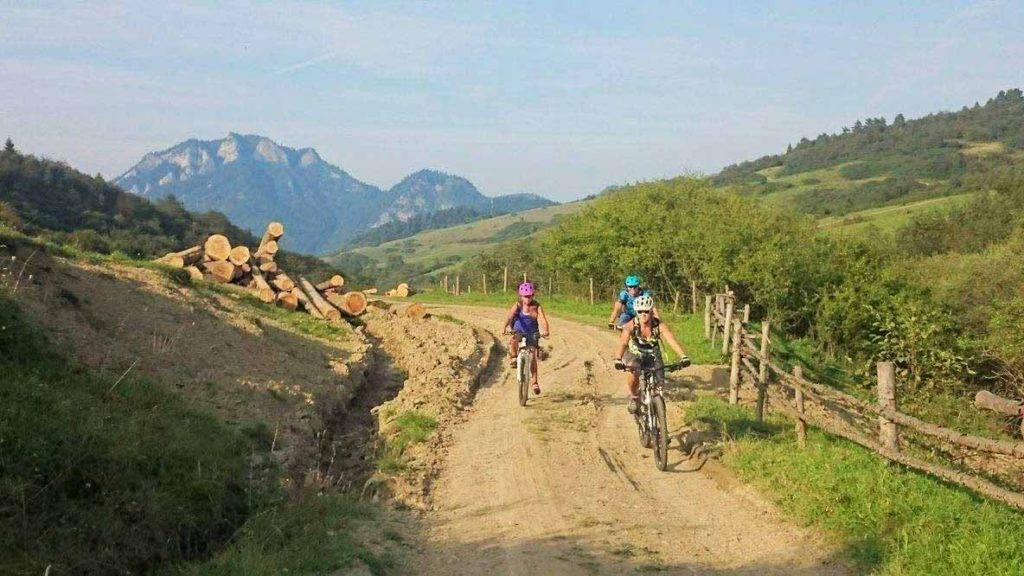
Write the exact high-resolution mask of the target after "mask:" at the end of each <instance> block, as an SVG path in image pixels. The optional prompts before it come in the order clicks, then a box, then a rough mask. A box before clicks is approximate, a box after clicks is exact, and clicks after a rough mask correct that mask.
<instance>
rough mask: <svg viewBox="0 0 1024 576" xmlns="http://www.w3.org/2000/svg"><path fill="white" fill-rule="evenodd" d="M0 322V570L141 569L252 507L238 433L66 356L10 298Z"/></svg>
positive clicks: (197, 543)
mask: <svg viewBox="0 0 1024 576" xmlns="http://www.w3.org/2000/svg"><path fill="white" fill-rule="evenodd" d="M8 295H10V292H8ZM15 296H16V294H15ZM0 325H2V326H3V330H0V372H2V373H3V374H4V377H3V378H2V379H0V445H2V447H3V448H2V449H0V572H3V573H29V572H31V573H40V574H41V573H42V572H43V570H44V568H45V567H46V565H48V564H51V563H52V564H53V566H54V568H55V569H56V570H57V571H58V572H59V573H65V574H72V573H74V574H101V573H102V574H107V573H112V572H126V571H127V572H140V571H144V570H146V569H148V568H151V567H153V566H155V565H157V564H159V563H161V562H164V561H168V560H174V559H182V558H188V557H191V556H194V555H201V554H203V553H204V552H205V551H207V550H208V549H209V548H211V547H215V546H217V545H218V544H220V543H222V542H223V541H224V540H225V539H226V538H227V537H229V536H230V535H231V533H232V532H233V530H234V529H235V528H236V527H237V526H238V525H239V524H240V523H241V522H242V521H243V520H244V518H245V517H246V516H247V515H248V514H249V513H250V512H251V511H252V510H253V508H254V507H255V506H256V505H258V503H259V501H260V499H261V497H260V495H259V493H258V492H259V490H258V487H255V486H253V485H252V484H251V483H250V481H249V477H250V475H251V473H252V470H250V467H249V462H248V457H247V455H248V454H249V453H250V452H251V451H252V450H253V449H255V448H251V447H250V446H249V444H250V443H249V442H248V441H247V440H246V439H245V437H244V436H243V435H242V434H241V433H240V432H239V431H238V430H234V429H232V428H231V427H229V426H227V425H225V424H224V423H222V422H219V421H217V420H216V419H215V418H213V417H212V416H211V415H209V414H205V413H201V412H197V411H195V410H192V409H190V408H188V407H187V406H185V405H184V404H183V403H182V401H181V400H180V399H179V398H178V397H176V396H174V395H172V394H169V393H167V392H164V391H163V390H161V389H160V388H158V387H156V386H153V385H151V384H149V383H147V382H145V381H137V380H132V379H129V380H127V381H125V382H118V381H117V380H116V379H112V378H111V379H107V378H98V377H95V376H93V375H91V374H89V373H87V372H86V371H84V370H82V369H81V368H79V367H77V366H75V365H73V364H71V363H70V362H68V361H67V360H66V359H64V358H63V357H61V356H59V355H57V354H55V353H54V352H52V351H50V350H49V347H48V345H47V344H46V342H45V340H44V339H43V337H42V336H41V335H40V334H39V333H38V332H37V331H36V330H35V329H34V328H33V327H32V326H30V325H28V324H27V323H26V322H25V321H24V320H23V319H22V318H21V316H20V314H19V313H18V312H17V305H16V304H15V302H14V301H13V300H12V299H10V297H9V296H0ZM142 519H144V520H145V521H144V522H142V521H141V520H142Z"/></svg>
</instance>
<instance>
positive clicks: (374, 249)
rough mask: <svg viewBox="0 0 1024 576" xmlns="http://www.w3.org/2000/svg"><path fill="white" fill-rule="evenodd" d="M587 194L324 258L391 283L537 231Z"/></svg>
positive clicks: (439, 268) (575, 206)
mask: <svg viewBox="0 0 1024 576" xmlns="http://www.w3.org/2000/svg"><path fill="white" fill-rule="evenodd" d="M587 202H588V201H586V200H582V201H577V202H570V203H567V204H558V205H555V206H547V207H544V208H534V209H532V210H527V211H525V212H517V213H513V214H505V215H503V216H497V217H494V218H486V219H483V220H477V221H475V222H470V223H467V224H460V225H457V226H452V227H449V228H441V229H436V230H427V231H424V232H420V233H418V234H415V235H413V236H410V237H408V238H401V239H398V240H392V241H389V242H385V243H383V244H380V245H378V246H367V247H361V248H356V249H354V250H350V251H345V252H340V253H338V254H334V255H332V256H326V257H325V258H324V259H325V260H326V261H327V262H328V263H330V264H335V265H338V266H340V267H342V268H344V269H346V270H351V271H352V272H353V273H354V274H356V275H358V276H359V277H360V278H365V279H367V280H368V281H369V280H373V281H375V282H377V283H379V284H382V285H386V284H389V283H395V282H398V281H402V282H406V281H409V280H412V279H415V278H417V277H422V276H425V275H430V274H435V273H438V272H443V271H444V270H446V269H449V268H451V267H452V266H454V265H457V264H458V263H459V262H461V261H463V260H465V259H468V258H470V257H472V256H475V255H477V254H479V253H480V252H482V251H484V250H487V249H490V248H494V247H495V246H497V245H498V244H500V243H502V242H505V241H508V240H515V239H522V238H526V237H529V236H531V235H533V234H536V233H537V232H538V231H539V230H542V229H544V228H547V227H549V226H551V225H553V224H554V223H556V222H557V221H558V219H559V218H561V217H563V216H566V215H568V214H573V213H575V212H578V211H579V210H580V209H581V208H582V207H583V206H585V205H586V204H587Z"/></svg>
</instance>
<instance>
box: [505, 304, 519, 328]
mask: <svg viewBox="0 0 1024 576" xmlns="http://www.w3.org/2000/svg"><path fill="white" fill-rule="evenodd" d="M518 308H519V304H513V305H512V307H511V308H509V310H508V315H507V316H506V317H505V327H504V328H503V329H502V332H511V331H512V323H513V322H514V321H515V318H516V310H517V309H518Z"/></svg>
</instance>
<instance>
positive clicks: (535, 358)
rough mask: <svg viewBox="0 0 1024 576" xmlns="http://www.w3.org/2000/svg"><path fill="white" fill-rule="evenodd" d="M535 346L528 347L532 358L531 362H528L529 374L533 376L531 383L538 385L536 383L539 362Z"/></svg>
mask: <svg viewBox="0 0 1024 576" xmlns="http://www.w3.org/2000/svg"><path fill="white" fill-rule="evenodd" d="M537 352H538V350H537V348H530V356H531V357H532V358H533V362H530V376H531V377H532V378H533V381H532V384H533V385H534V386H539V384H538V383H537V364H538V363H539V362H540V359H539V358H538V356H539V355H538V354H537Z"/></svg>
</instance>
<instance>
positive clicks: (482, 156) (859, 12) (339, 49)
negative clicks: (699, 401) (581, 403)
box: [0, 0, 1024, 201]
mask: <svg viewBox="0 0 1024 576" xmlns="http://www.w3.org/2000/svg"><path fill="white" fill-rule="evenodd" d="M151 4H155V3H151V2H139V3H132V2H128V3H117V2H102V3H100V2H96V3H82V2H74V3H71V2H11V1H10V0H0V138H2V137H5V136H9V137H11V138H12V139H13V140H14V142H15V144H16V145H17V146H18V148H19V149H20V150H22V151H23V152H28V153H33V154H36V155H41V156H46V157H49V158H54V159H58V160H64V161H66V162H68V163H69V164H71V165H72V166H74V167H76V168H78V169H80V170H83V171H85V172H88V173H101V174H103V175H104V176H106V177H108V178H113V177H116V176H118V175H120V174H121V173H123V172H124V171H125V170H127V169H128V168H130V167H131V166H132V165H133V164H134V163H135V162H137V161H138V160H139V159H141V157H142V156H143V155H144V154H145V153H147V152H150V151H154V150H161V149H165V148H168V147H170V146H172V145H174V144H176V143H178V142H180V141H182V140H185V139H188V138H192V137H196V138H200V139H218V138H222V137H224V136H226V135H227V134H228V132H239V133H245V134H250V133H254V134H261V135H264V136H267V137H270V138H271V139H273V140H275V141H276V142H278V143H279V144H282V145H286V146H291V147H294V148H302V147H307V146H310V147H313V148H316V149H317V151H318V152H319V153H320V155H321V156H322V157H323V158H324V159H325V160H327V161H328V162H331V163H333V164H336V165H338V166H340V167H342V168H343V169H345V170H346V171H348V172H349V173H350V174H352V175H353V176H355V177H356V178H359V179H361V180H363V181H366V182H369V183H371V184H375V185H378V186H381V187H384V188H387V187H390V186H391V185H393V184H394V183H396V182H398V181H399V180H400V179H401V178H402V177H404V176H405V175H407V174H409V173H411V172H413V171H416V170H418V169H421V168H435V169H440V170H444V171H447V172H451V173H455V174H459V175H462V176H465V177H467V178H469V179H470V180H471V181H472V182H473V183H475V184H476V185H477V187H478V188H479V189H480V190H481V191H482V192H484V193H485V194H488V195H498V194H507V193H515V192H534V193H539V194H542V195H545V196H547V197H549V198H552V199H555V200H559V201H565V200H571V199H575V198H579V197H582V196H585V195H587V194H592V193H595V192H599V191H600V190H601V189H603V188H605V187H606V186H609V185H613V184H623V183H628V182H635V181H638V180H650V179H656V178H663V177H669V176H675V175H679V174H682V173H705V174H707V173H713V172H715V171H717V170H718V169H720V168H722V167H723V166H726V165H728V164H732V163H734V162H739V161H743V160H748V159H752V158H756V157H758V156H762V155H764V154H768V153H774V152H780V151H782V150H784V149H785V147H786V145H787V144H788V143H791V142H796V141H797V140H799V139H800V138H801V137H802V136H809V137H813V136H815V135H817V134H820V133H822V132H835V131H838V130H840V129H841V128H842V127H843V126H846V125H852V124H853V123H854V122H855V121H856V120H857V119H858V118H865V117H877V116H884V117H886V118H889V119H891V118H892V117H893V116H895V115H896V114H897V113H903V114H905V115H906V116H907V117H908V118H912V117H916V116H920V115H923V114H927V113H930V112H934V111H938V110H952V109H958V108H960V107H961V106H963V105H965V104H973V103H974V102H975V101H981V102H984V101H985V100H986V99H988V98H990V97H992V96H994V95H995V94H996V93H997V92H998V91H999V90H1001V89H1006V88H1012V87H1021V86H1024V66H1022V65H1021V63H1022V62H1024V34H1021V33H1020V31H1021V30H1024V2H1019V1H1005V2H999V1H982V2H938V1H930V2H896V1H891V0H890V1H884V2H872V1H866V2H819V1H788V2H767V1H764V2H728V1H718V2H664V3H660V2H635V3H623V2H611V1H607V2H606V1H600V2H598V1H595V2H555V1H545V2H528V1H527V2H523V1H521V2H489V3H479V2H458V3H405V2H381V1H378V2H330V3H315V2H281V1H278V2H271V3H233V2H216V3H212V2H211V3H176V4H174V5H173V6H170V5H168V6H162V7H157V6H152V5H151Z"/></svg>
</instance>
